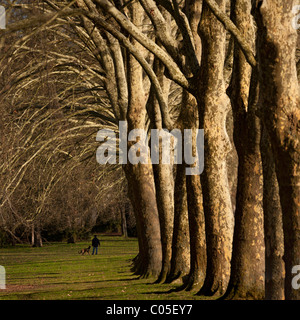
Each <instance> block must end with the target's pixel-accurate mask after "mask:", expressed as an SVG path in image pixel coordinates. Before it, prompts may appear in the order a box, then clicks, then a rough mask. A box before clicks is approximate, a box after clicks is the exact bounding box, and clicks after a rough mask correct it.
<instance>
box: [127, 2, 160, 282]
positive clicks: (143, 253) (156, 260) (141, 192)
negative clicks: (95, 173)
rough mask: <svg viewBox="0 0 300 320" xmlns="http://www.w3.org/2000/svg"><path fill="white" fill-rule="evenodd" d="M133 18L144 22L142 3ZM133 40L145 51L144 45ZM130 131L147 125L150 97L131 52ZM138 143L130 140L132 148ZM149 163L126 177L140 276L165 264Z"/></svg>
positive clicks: (129, 166) (137, 166)
mask: <svg viewBox="0 0 300 320" xmlns="http://www.w3.org/2000/svg"><path fill="white" fill-rule="evenodd" d="M131 10H132V12H131V13H132V21H133V22H134V23H136V24H138V25H140V24H141V23H142V21H143V11H142V8H141V6H140V5H139V4H138V3H135V4H132V6H131ZM132 43H133V44H134V45H135V46H136V47H137V48H140V50H142V48H141V46H140V45H139V44H138V43H137V42H136V41H135V40H132ZM128 84H129V91H128V94H129V95H128V98H129V100H128V112H127V120H128V131H131V130H133V129H143V130H144V128H145V122H146V121H145V117H146V98H145V93H144V87H143V72H142V67H141V66H140V64H139V63H138V62H137V61H136V59H135V58H134V57H133V56H132V55H130V56H129V58H128ZM134 143H135V142H131V141H128V150H129V149H130V147H131V146H132V145H133V144H134ZM148 161H149V162H148V164H141V163H138V164H131V163H128V164H127V165H126V166H125V172H126V177H127V180H128V185H129V189H130V190H131V195H132V196H131V199H132V202H133V203H132V204H133V208H134V211H135V216H136V220H137V228H139V230H138V235H139V241H140V243H139V249H140V252H139V256H138V259H137V263H138V272H139V274H140V275H142V276H145V277H148V276H158V275H159V274H160V271H161V267H162V247H161V233H160V223H159V217H158V209H157V203H156V192H155V184H154V175H153V168H152V164H151V161H150V155H149V154H148Z"/></svg>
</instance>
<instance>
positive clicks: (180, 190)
mask: <svg viewBox="0 0 300 320" xmlns="http://www.w3.org/2000/svg"><path fill="white" fill-rule="evenodd" d="M189 271H190V234H189V221H188V207H187V193H186V175H185V165H184V164H178V165H177V169H176V179H175V187H174V228H173V239H172V258H171V269H170V272H169V274H168V277H167V279H166V283H170V282H172V281H174V280H176V279H178V278H181V277H184V276H186V275H187V274H188V273H189Z"/></svg>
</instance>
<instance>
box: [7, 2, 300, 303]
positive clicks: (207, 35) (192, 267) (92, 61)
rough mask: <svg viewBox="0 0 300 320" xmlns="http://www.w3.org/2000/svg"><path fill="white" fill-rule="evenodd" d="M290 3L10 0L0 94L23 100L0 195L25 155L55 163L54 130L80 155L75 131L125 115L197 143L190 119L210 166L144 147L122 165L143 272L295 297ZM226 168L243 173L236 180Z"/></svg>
mask: <svg viewBox="0 0 300 320" xmlns="http://www.w3.org/2000/svg"><path fill="white" fill-rule="evenodd" d="M295 4H296V3H295V1H293V0H288V1H285V2H284V3H282V1H280V0H274V1H272V2H270V1H266V0H262V1H251V2H250V1H248V0H231V1H229V0H216V1H215V0H186V1H182V2H177V1H176V0H172V1H168V0H156V1H154V0H139V1H130V0H129V1H127V2H125V1H122V0H120V1H109V0H74V1H71V2H69V1H55V0H44V1H42V0H41V1H34V0H33V1H28V2H26V3H23V4H19V3H17V2H16V3H13V4H11V5H9V6H8V7H9V9H8V10H10V11H8V12H11V19H12V21H13V20H15V21H16V22H13V23H11V24H9V25H8V27H7V29H6V31H3V32H2V34H1V43H2V46H1V50H2V52H1V55H2V60H1V61H2V63H3V64H4V66H5V67H4V68H3V69H2V71H1V72H2V76H1V78H2V80H1V81H3V82H4V85H3V90H2V93H1V95H2V96H3V99H6V101H7V99H9V101H12V102H11V104H12V106H13V108H14V107H15V106H16V105H21V106H22V111H21V112H22V115H21V116H20V118H18V119H19V120H20V123H21V125H20V124H19V123H18V127H19V130H21V132H22V137H23V138H24V143H23V144H22V143H20V145H18V146H17V148H16V147H14V148H13V149H11V150H10V151H9V153H7V152H6V153H5V154H6V155H7V154H8V156H9V157H11V158H9V161H6V162H5V163H10V164H11V163H16V161H17V160H18V161H19V162H18V163H19V167H18V165H16V166H12V167H13V168H14V170H16V172H13V171H12V170H10V168H11V167H9V168H3V170H4V171H5V172H6V173H7V174H8V173H9V174H8V175H7V177H8V178H7V179H8V180H7V182H6V185H5V189H4V190H5V193H3V195H1V197H2V198H3V197H4V198H3V200H2V201H4V202H6V203H7V205H9V200H8V199H9V196H7V192H10V193H12V192H13V191H14V186H15V184H16V182H17V181H21V180H22V179H23V177H25V173H24V172H25V171H24V169H25V167H26V168H29V166H28V164H29V162H30V163H32V161H33V159H40V161H42V162H41V163H42V164H44V163H48V162H47V160H45V159H44V160H42V159H43V157H46V159H48V157H49V154H48V151H50V150H52V154H53V155H54V154H55V155H57V154H58V153H59V152H60V148H61V143H62V142H61V141H64V142H65V141H68V142H70V141H72V140H68V139H69V138H72V137H73V138H76V139H79V140H80V143H79V141H78V145H80V148H83V150H82V149H80V150H77V156H78V157H79V158H80V159H84V158H86V155H87V152H90V150H94V152H95V148H94V146H95V144H85V143H82V141H83V140H84V137H87V136H89V134H91V133H90V132H91V131H89V130H90V128H96V129H97V130H99V129H101V128H112V129H113V130H117V124H118V122H119V121H126V122H127V126H128V130H129V131H130V130H132V129H143V130H150V129H168V130H169V131H171V130H172V129H175V128H177V129H180V130H181V131H182V132H183V130H184V129H194V132H195V134H194V140H193V141H194V143H193V151H194V155H195V156H196V136H195V135H196V129H198V128H200V129H204V154H205V156H204V171H203V173H202V174H201V175H186V174H185V169H186V167H193V166H195V165H196V164H193V165H190V164H187V163H183V164H175V165H174V164H172V163H171V164H164V163H159V164H152V163H151V161H150V154H149V155H148V157H149V163H148V164H142V163H138V164H131V163H127V164H125V165H123V166H122V169H123V172H124V173H125V176H126V180H127V183H128V195H129V198H130V200H131V203H132V206H133V210H134V213H135V220H136V225H137V236H138V240H139V254H138V256H137V257H136V259H135V260H134V270H135V272H136V273H137V274H139V275H141V276H155V277H156V278H157V281H158V282H172V281H173V280H175V279H177V278H180V277H181V278H183V279H184V285H183V289H187V290H190V289H197V290H198V291H199V294H203V295H209V296H212V295H215V296H223V297H225V298H233V299H248V298H254V299H262V298H264V297H266V298H268V299H283V298H284V297H285V298H286V299H299V298H300V292H299V291H297V290H295V289H293V287H292V285H291V282H292V277H293V274H292V272H291V270H292V268H293V266H295V265H298V264H299V253H300V235H299V232H300V227H299V225H300V215H299V203H300V199H299V197H300V192H299V172H300V171H299V164H300V159H299V154H300V153H299V148H300V147H299V146H300V144H299V121H300V119H299V116H300V115H299V87H298V86H299V84H298V78H297V62H298V58H297V54H296V53H297V52H296V48H297V32H296V30H295V29H293V24H292V20H293V10H292V9H293V6H294V5H295ZM18 20H20V21H18ZM20 30H21V31H20ZM16 59H18V60H19V61H20V65H19V66H18V67H17V70H14V67H15V63H16ZM7 75H9V77H8V76H7ZM18 100H19V101H20V100H22V102H21V103H20V102H19V103H18ZM17 112H19V110H18V111H17ZM25 115H26V116H25ZM10 116H11V115H10ZM44 124H45V125H47V130H45V128H44ZM58 124H59V130H58V131H55V130H56V125H58ZM22 125H24V128H25V127H26V128H28V129H29V130H28V131H26V130H24V129H22V128H23V127H22ZM9 129H10V130H12V129H11V127H9ZM38 129H41V131H39V134H38V136H37V135H36V134H37V132H38ZM22 130H23V131H22ZM228 130H229V131H230V130H232V132H233V143H231V142H230V137H229V135H228ZM50 132H51V134H50V135H48V133H50ZM44 135H47V138H45V136H44ZM18 143H19V142H18ZM26 143H29V144H30V147H28V146H27V144H26ZM134 144H135V141H128V148H130V147H131V146H132V145H134ZM51 148H52V149H51ZM93 148H94V149H93ZM25 149H26V152H25V153H23V151H24V150H25ZM232 150H233V151H234V152H236V156H237V168H235V167H234V163H235V161H232V158H233V156H232V152H233V151H232ZM10 152H11V155H10ZM67 155H68V156H69V152H67ZM94 159H95V158H94ZM70 163H71V162H69V161H67V162H66V166H65V167H63V170H67V168H68V166H69V165H70ZM107 167H108V166H104V168H107ZM103 170H107V169H103ZM37 174H38V173H37ZM229 174H230V175H235V176H236V181H237V182H236V190H235V191H234V192H232V190H231V188H230V186H231V185H232V184H233V185H234V183H232V182H234V181H235V178H232V177H231V176H229ZM49 177H50V179H52V180H53V181H56V177H55V176H54V175H53V174H51V173H50V172H49ZM98 187H99V188H100V191H99V192H100V193H101V188H102V187H101V186H98ZM42 190H43V192H44V191H45V190H47V188H46V187H45V186H43V187H42ZM10 193H9V194H10ZM45 197H47V194H45ZM2 207H3V205H2ZM7 212H9V213H10V215H12V212H11V211H7ZM4 220H5V219H4Z"/></svg>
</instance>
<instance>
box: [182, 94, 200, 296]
mask: <svg viewBox="0 0 300 320" xmlns="http://www.w3.org/2000/svg"><path fill="white" fill-rule="evenodd" d="M181 117H182V125H183V128H185V129H186V128H188V129H193V130H196V129H198V127H199V116H198V108H197V101H196V99H195V98H194V97H193V96H192V95H191V94H189V93H187V92H186V91H184V92H183V111H182V113H181ZM193 132H194V134H193V140H192V150H193V156H196V154H197V149H196V134H195V133H196V131H193ZM186 145H187V142H186V141H185V146H186ZM186 166H188V165H186ZM194 166H196V163H194V164H193V165H190V166H189V167H194ZM186 190H187V203H188V219H189V234H190V273H189V277H188V279H187V282H186V286H185V289H186V290H191V289H194V288H198V289H200V287H201V286H202V285H203V282H204V278H205V272H206V243H205V222H204V212H203V200H202V190H201V184H200V175H187V176H186Z"/></svg>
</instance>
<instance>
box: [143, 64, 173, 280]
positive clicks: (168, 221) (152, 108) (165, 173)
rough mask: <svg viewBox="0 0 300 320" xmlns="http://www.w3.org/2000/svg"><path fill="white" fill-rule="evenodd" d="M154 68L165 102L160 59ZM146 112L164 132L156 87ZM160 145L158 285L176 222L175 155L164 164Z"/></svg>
mask: <svg viewBox="0 0 300 320" xmlns="http://www.w3.org/2000/svg"><path fill="white" fill-rule="evenodd" d="M153 69H154V72H155V74H156V76H157V79H158V81H159V84H160V86H161V88H162V92H163V94H164V99H165V101H168V95H169V89H170V80H169V79H167V78H166V77H165V76H164V71H165V67H164V66H163V64H162V63H161V62H160V61H159V60H158V59H154V67H153ZM147 110H148V114H149V116H150V119H151V127H152V128H153V129H157V130H162V129H163V121H162V113H161V109H160V105H159V102H158V100H157V98H156V94H155V90H154V89H153V86H152V87H151V90H150V96H149V100H148V103H147ZM170 142H171V137H170ZM158 143H159V146H158V148H157V150H156V151H158V152H159V163H155V164H153V172H154V178H155V188H156V201H157V208H158V214H159V221H160V231H161V242H162V269H161V273H160V275H159V277H158V279H157V282H158V283H160V282H164V281H165V279H166V277H167V275H168V273H169V271H170V268H171V257H172V237H173V221H174V177H173V160H172V154H170V163H169V164H168V163H163V161H162V160H163V159H162V154H163V151H164V152H165V150H163V147H164V145H163V140H162V139H161V138H159V142H158ZM152 151H154V150H152Z"/></svg>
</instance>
